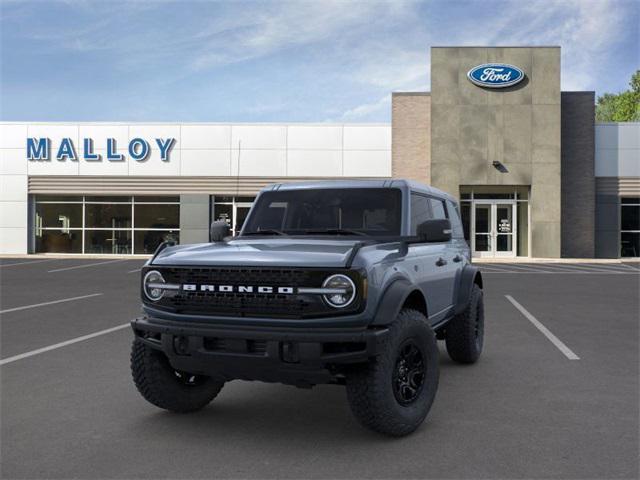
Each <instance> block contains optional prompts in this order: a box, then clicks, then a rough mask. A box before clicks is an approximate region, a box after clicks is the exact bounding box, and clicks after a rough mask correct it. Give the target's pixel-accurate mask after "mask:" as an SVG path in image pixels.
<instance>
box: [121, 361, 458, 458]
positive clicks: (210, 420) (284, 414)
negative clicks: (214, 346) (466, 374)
mask: <svg viewBox="0 0 640 480" xmlns="http://www.w3.org/2000/svg"><path fill="white" fill-rule="evenodd" d="M440 368H441V374H445V375H446V372H442V370H449V369H450V368H455V365H454V364H453V362H451V361H450V360H449V359H448V357H447V356H446V353H444V354H443V353H442V352H441V355H440ZM436 404H437V397H436ZM148 412H149V413H148V414H141V412H139V414H138V416H136V418H135V421H134V428H135V429H140V430H142V431H144V433H145V435H147V434H149V435H152V436H160V437H162V436H169V437H172V438H176V437H180V436H182V435H185V436H189V437H191V438H198V437H201V438H208V439H211V438H212V437H215V438H220V439H225V438H226V439H229V438H245V439H251V440H250V441H251V442H256V441H258V442H259V441H260V439H261V438H262V440H263V441H264V440H266V439H269V438H282V437H286V438H287V442H288V443H291V444H300V443H302V444H306V443H308V442H309V441H312V442H318V443H323V442H324V441H326V442H335V441H336V439H337V438H339V439H340V444H341V445H343V446H344V445H348V444H349V443H350V442H353V443H354V444H362V442H363V441H366V442H373V443H374V444H378V443H380V444H384V443H386V442H398V441H402V439H398V438H394V437H388V436H384V435H380V434H377V433H375V432H371V431H369V430H367V429H365V428H364V427H362V426H361V425H360V424H359V423H358V422H357V421H356V419H355V418H354V417H353V415H352V413H351V410H350V408H349V404H348V401H347V394H346V390H345V388H344V387H342V386H338V385H318V386H316V387H314V388H312V389H308V390H307V389H298V388H295V387H292V386H287V385H279V384H265V383H260V382H243V381H233V382H230V383H227V384H226V385H225V387H224V388H223V389H222V392H221V393H220V395H219V396H218V398H216V399H215V400H213V402H211V404H210V405H208V406H207V407H206V408H204V409H203V410H201V411H199V412H195V413H191V414H173V413H170V412H165V411H162V410H148ZM432 412H433V410H432ZM429 423H430V422H429V419H428V421H427V422H425V424H423V425H422V426H421V427H420V428H419V429H418V430H417V432H416V434H419V433H420V432H425V431H427V430H428V429H429ZM410 437H411V436H410ZM410 437H407V438H410Z"/></svg>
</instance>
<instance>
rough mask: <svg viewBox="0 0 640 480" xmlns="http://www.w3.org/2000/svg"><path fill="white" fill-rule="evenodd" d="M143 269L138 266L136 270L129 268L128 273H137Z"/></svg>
mask: <svg viewBox="0 0 640 480" xmlns="http://www.w3.org/2000/svg"><path fill="white" fill-rule="evenodd" d="M141 271H142V269H141V268H136V269H135V270H129V271H128V272H127V273H137V272H141Z"/></svg>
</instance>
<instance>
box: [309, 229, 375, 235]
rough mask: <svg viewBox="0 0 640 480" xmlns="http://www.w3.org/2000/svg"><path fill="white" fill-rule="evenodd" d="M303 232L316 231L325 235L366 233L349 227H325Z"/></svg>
mask: <svg viewBox="0 0 640 480" xmlns="http://www.w3.org/2000/svg"><path fill="white" fill-rule="evenodd" d="M304 233H310V234H314V233H318V234H326V235H360V236H367V234H366V233H363V232H359V231H358V230H351V229H349V228H327V229H325V230H305V231H304Z"/></svg>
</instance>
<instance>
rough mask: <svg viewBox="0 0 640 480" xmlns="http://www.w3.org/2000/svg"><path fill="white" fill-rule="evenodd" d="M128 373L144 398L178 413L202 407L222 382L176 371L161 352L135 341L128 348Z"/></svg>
mask: <svg viewBox="0 0 640 480" xmlns="http://www.w3.org/2000/svg"><path fill="white" fill-rule="evenodd" d="M131 374H132V376H133V382H134V383H135V385H136V387H137V389H138V391H139V392H140V394H141V395H142V396H143V397H144V398H145V400H147V401H148V402H149V403H151V404H153V405H155V406H156V407H160V408H163V409H165V410H169V411H171V412H177V413H187V412H195V411H196V410H200V409H201V408H204V407H205V406H207V405H208V404H209V402H211V400H213V399H214V398H215V397H216V396H217V395H218V393H220V390H221V389H222V387H223V385H224V381H222V380H216V379H213V378H211V377H207V376H204V375H194V374H190V373H187V372H181V371H178V370H175V369H174V368H173V367H172V366H171V364H170V363H169V360H168V359H167V357H166V356H165V355H164V353H162V352H160V351H158V350H155V349H153V348H151V347H149V346H147V345H145V344H144V343H142V342H140V341H138V340H134V341H133V346H132V348H131Z"/></svg>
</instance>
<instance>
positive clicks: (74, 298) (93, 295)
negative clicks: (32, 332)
mask: <svg viewBox="0 0 640 480" xmlns="http://www.w3.org/2000/svg"><path fill="white" fill-rule="evenodd" d="M100 295H102V293H92V294H90V295H82V296H81V297H71V298H63V299H61V300H53V301H51V302H43V303H34V304H33V305H25V306H24V307H15V308H7V309H6V310H0V313H9V312H17V311H19V310H27V309H29V308H37V307H46V306H47V305H54V304H56V303H64V302H73V301H75V300H82V299H84V298H91V297H97V296H100Z"/></svg>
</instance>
